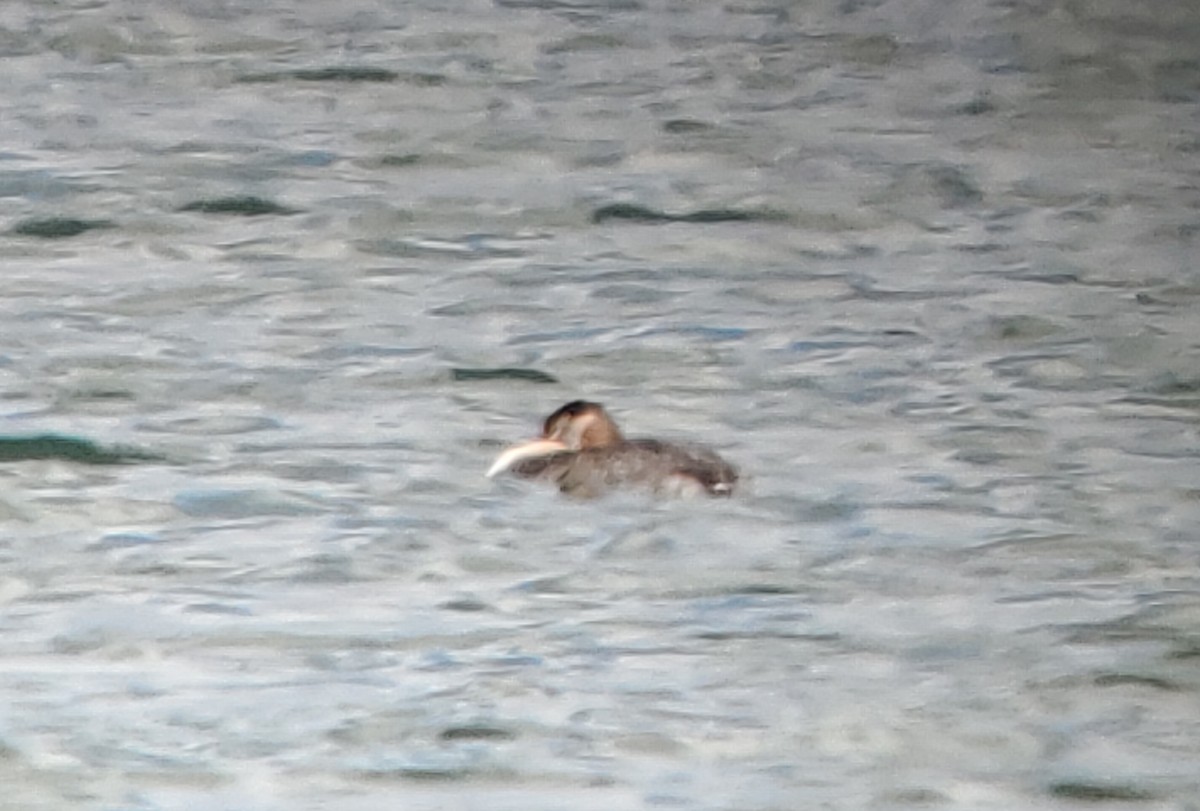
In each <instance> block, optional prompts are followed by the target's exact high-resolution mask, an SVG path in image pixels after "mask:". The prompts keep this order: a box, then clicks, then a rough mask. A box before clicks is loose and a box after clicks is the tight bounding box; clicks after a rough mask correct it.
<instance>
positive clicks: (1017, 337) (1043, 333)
mask: <svg viewBox="0 0 1200 811" xmlns="http://www.w3.org/2000/svg"><path fill="white" fill-rule="evenodd" d="M987 331H988V333H989V334H990V335H991V336H992V337H995V338H999V339H1000V340H1002V341H1036V340H1040V339H1042V338H1046V337H1048V336H1050V335H1056V334H1058V333H1061V332H1062V328H1061V327H1059V326H1058V325H1057V324H1055V323H1054V322H1053V321H1050V320H1048V319H1045V318H1039V317H1037V316H1033V315H996V316H991V317H989V318H988V320H987Z"/></svg>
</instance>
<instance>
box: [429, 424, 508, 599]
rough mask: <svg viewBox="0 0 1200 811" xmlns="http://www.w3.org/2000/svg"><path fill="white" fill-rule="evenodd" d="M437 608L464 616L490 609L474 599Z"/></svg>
mask: <svg viewBox="0 0 1200 811" xmlns="http://www.w3.org/2000/svg"><path fill="white" fill-rule="evenodd" d="M497 444H499V443H497ZM438 607H439V608H444V609H446V610H447V611H461V612H463V613H466V614H475V613H478V612H480V611H487V610H488V609H490V608H491V606H489V605H488V604H487V603H485V602H484V601H483V600H478V599H476V598H474V597H456V598H455V599H453V600H447V601H446V602H444V603H442V604H441V605H439V606H438Z"/></svg>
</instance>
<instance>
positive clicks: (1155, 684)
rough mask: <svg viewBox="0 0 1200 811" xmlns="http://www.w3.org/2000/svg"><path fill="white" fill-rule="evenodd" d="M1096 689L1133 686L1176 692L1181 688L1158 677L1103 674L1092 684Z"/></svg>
mask: <svg viewBox="0 0 1200 811" xmlns="http://www.w3.org/2000/svg"><path fill="white" fill-rule="evenodd" d="M1093 683H1094V684H1095V685H1096V686H1097V687H1121V686H1124V685H1133V686H1135V687H1151V688H1153V689H1155V690H1165V691H1167V692H1178V691H1180V690H1182V689H1183V687H1182V686H1181V685H1179V684H1176V683H1175V682H1173V681H1171V680H1170V679H1164V678H1161V677H1159V676H1143V675H1140V674H1137V673H1103V674H1101V675H1099V676H1097V677H1096V678H1095V680H1094V682H1093Z"/></svg>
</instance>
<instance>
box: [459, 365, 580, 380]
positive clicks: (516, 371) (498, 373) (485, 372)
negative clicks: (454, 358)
mask: <svg viewBox="0 0 1200 811" xmlns="http://www.w3.org/2000/svg"><path fill="white" fill-rule="evenodd" d="M450 379H451V380H454V381H455V382H471V381H477V380H520V381H522V382H524V383H557V382H558V378H556V377H554V375H550V374H546V373H545V372H542V371H538V370H537V369H521V368H518V367H515V366H500V367H497V368H495V369H465V368H456V369H451V370H450Z"/></svg>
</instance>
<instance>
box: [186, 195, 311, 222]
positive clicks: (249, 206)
mask: <svg viewBox="0 0 1200 811" xmlns="http://www.w3.org/2000/svg"><path fill="white" fill-rule="evenodd" d="M178 210H179V211H189V212H191V211H195V212H199V213H200V214H230V215H234V216H239V217H260V216H263V215H266V214H279V215H287V214H299V213H300V211H299V209H295V208H288V207H287V206H284V205H280V204H279V203H276V202H274V201H273V200H267V199H266V198H264V197H255V196H254V195H236V196H232V197H210V198H206V199H202V200H193V201H192V202H190V203H187V204H185V205H182V206H180V207H179V209H178Z"/></svg>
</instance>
